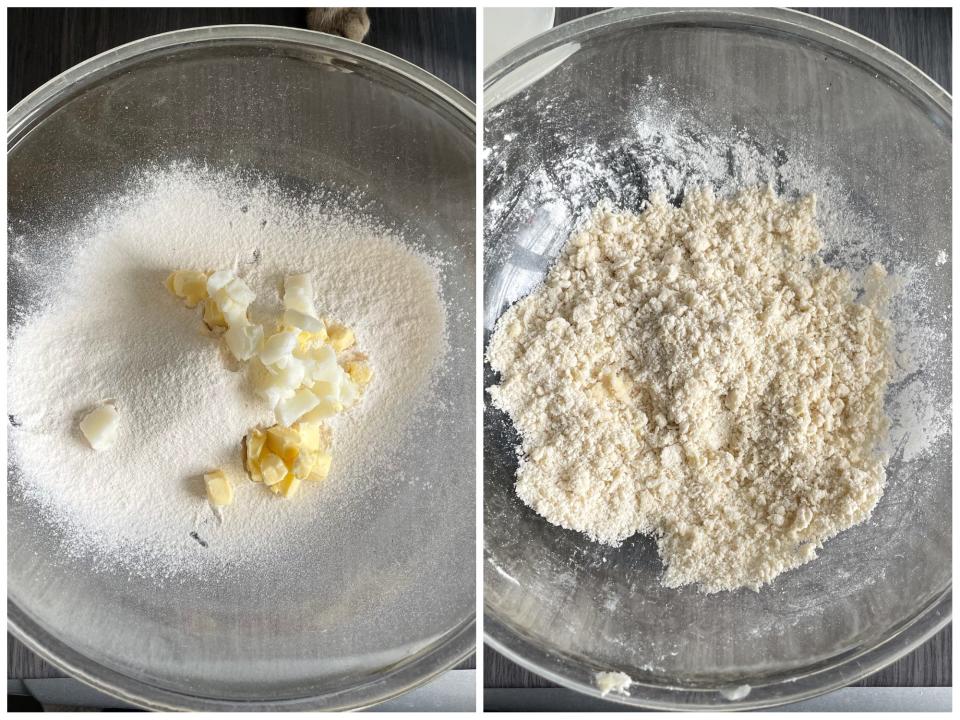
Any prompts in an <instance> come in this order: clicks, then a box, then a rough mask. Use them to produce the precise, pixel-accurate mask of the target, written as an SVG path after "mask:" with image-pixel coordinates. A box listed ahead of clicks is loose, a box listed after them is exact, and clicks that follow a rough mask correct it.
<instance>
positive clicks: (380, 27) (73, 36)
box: [7, 8, 476, 679]
mask: <svg viewBox="0 0 960 720" xmlns="http://www.w3.org/2000/svg"><path fill="white" fill-rule="evenodd" d="M368 12H369V15H370V21H371V28H370V33H369V34H368V35H367V37H366V39H365V41H364V42H365V44H367V45H372V46H373V47H377V48H380V49H381V50H385V51H387V52H389V53H392V54H394V55H397V56H399V57H401V58H403V59H405V60H408V61H409V62H412V63H414V64H415V65H419V66H420V67H422V68H424V69H425V70H428V71H429V72H431V73H433V74H434V75H436V76H438V77H439V78H441V79H442V80H444V81H446V82H447V83H449V84H450V85H452V86H453V87H455V88H456V89H457V90H459V91H460V92H462V93H463V94H464V95H466V96H467V97H469V98H470V99H471V100H475V99H476V16H475V11H474V9H473V8H397V9H389V8H387V9H384V8H371V9H369V11H368ZM233 23H242V24H263V25H285V26H290V27H302V28H305V27H306V10H305V9H304V8H276V9H264V8H149V9H140V8H116V9H113V8H71V9H64V8H12V9H9V10H8V11H7V38H8V45H7V107H8V108H11V107H13V106H14V105H16V104H17V103H18V102H19V101H20V100H22V99H23V98H24V97H26V96H27V95H29V94H30V93H31V92H33V91H34V90H35V89H37V88H38V87H40V86H41V85H42V84H43V83H45V82H47V81H48V80H50V79H51V78H53V77H55V76H56V75H59V74H60V73H61V72H63V71H64V70H66V69H68V68H70V67H72V66H73V65H76V64H77V63H79V62H81V61H83V60H86V59H87V58H90V57H93V56H94V55H98V54H100V53H102V52H104V51H106V50H109V49H111V48H114V47H117V46H118V45H122V44H124V43H127V42H130V41H132V40H136V39H137V38H142V37H147V36H149V35H156V34H157V33H162V32H168V31H170V30H179V29H182V28H188V27H198V26H203V25H223V24H233ZM458 667H460V668H475V667H476V659H475V658H473V657H472V658H470V659H469V660H467V661H465V662H464V663H462V664H461V665H459V666H458ZM7 677H8V678H17V679H29V678H62V677H66V675H65V674H64V673H63V672H62V671H60V670H59V669H58V668H56V667H54V666H52V665H50V664H48V663H46V662H44V661H43V660H41V659H40V658H39V657H37V656H36V655H35V654H33V653H32V652H30V650H28V649H27V648H26V647H24V646H23V645H22V644H21V643H20V642H19V641H17V640H16V639H14V638H13V637H12V636H8V638H7Z"/></svg>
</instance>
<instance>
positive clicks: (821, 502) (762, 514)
mask: <svg viewBox="0 0 960 720" xmlns="http://www.w3.org/2000/svg"><path fill="white" fill-rule="evenodd" d="M815 209H816V202H815V198H814V197H813V196H807V197H804V198H802V199H800V200H799V201H797V202H788V201H786V200H783V199H779V198H777V197H776V195H775V194H774V193H773V191H772V190H771V189H770V188H751V189H745V190H743V191H741V192H740V193H739V194H737V195H736V196H734V197H731V198H729V199H718V198H716V197H714V195H713V194H712V193H711V192H710V191H709V190H702V191H695V192H690V193H688V194H687V195H686V197H685V199H684V201H683V203H682V205H681V207H679V208H677V207H673V206H672V205H670V204H669V203H667V202H666V200H665V199H664V198H663V197H662V196H655V197H653V198H652V199H651V201H650V203H649V204H648V205H647V206H646V207H645V209H644V210H643V212H642V213H641V214H640V215H634V214H631V213H625V212H615V211H613V210H612V209H610V208H609V207H605V206H600V207H599V208H597V209H596V210H595V211H594V213H593V215H592V217H591V219H590V221H589V222H588V223H587V224H586V225H585V226H584V227H583V228H582V229H580V230H579V231H577V232H576V233H574V234H573V236H572V237H571V238H570V240H569V242H568V243H567V246H566V248H565V249H564V251H563V253H562V254H561V256H560V258H559V259H558V261H557V262H556V263H555V264H554V266H553V267H552V269H551V270H550V272H549V274H548V275H547V277H546V279H545V281H544V283H543V284H542V285H541V286H540V287H539V288H538V289H537V290H536V291H534V292H533V293H531V294H530V295H529V296H527V297H525V298H524V299H523V300H521V301H519V302H517V303H516V304H515V305H513V306H512V307H511V308H510V309H509V310H508V311H507V312H505V313H504V314H503V316H502V317H501V318H500V320H499V321H498V323H497V327H496V330H495V332H494V335H493V337H492V339H491V342H490V345H489V347H488V352H487V358H488V360H489V362H490V364H491V366H492V367H493V368H494V369H495V370H497V371H498V372H500V373H501V382H500V384H499V385H497V386H494V387H491V388H490V390H489V392H490V395H491V398H492V400H493V402H494V404H495V405H496V406H497V407H499V408H501V409H502V410H504V411H506V412H507V413H508V414H509V415H510V417H511V418H512V420H513V423H514V425H515V426H516V428H517V429H518V431H519V432H520V434H521V437H522V452H521V459H520V466H519V470H518V472H517V483H516V492H517V494H518V495H519V497H520V498H521V499H522V500H523V501H524V502H525V503H526V504H527V505H529V506H530V507H532V508H533V509H534V510H535V511H536V512H538V513H539V514H540V515H542V516H543V517H544V518H546V519H547V520H548V521H550V522H551V523H554V524H556V525H559V526H561V527H564V528H569V529H573V530H578V531H580V532H583V533H586V534H587V535H588V536H589V537H590V538H592V539H594V540H596V541H599V542H603V543H607V544H610V545H618V544H619V543H621V542H622V541H623V540H624V539H625V538H628V537H630V536H632V535H634V534H636V533H651V534H653V535H654V536H655V537H656V539H657V543H658V547H659V552H660V555H661V557H662V560H663V563H664V566H665V571H664V574H663V577H662V582H663V584H664V585H666V586H669V587H678V586H681V585H686V584H689V583H697V584H698V585H699V587H700V589H701V590H703V591H704V592H708V593H709V592H717V591H721V590H733V589H736V588H741V587H748V588H752V589H754V590H757V589H759V588H760V587H761V586H762V585H764V584H765V583H768V582H770V581H771V580H773V578H775V577H776V576H777V575H779V574H780V573H782V572H784V571H786V570H790V569H791V568H795V567H797V566H799V565H801V564H803V563H806V562H809V561H810V560H812V559H814V558H815V557H816V552H817V549H818V548H819V547H820V546H821V545H822V543H823V542H824V541H825V540H827V539H828V538H831V537H833V536H834V535H836V534H837V533H839V532H841V531H842V530H845V529H847V528H849V527H851V526H853V525H856V524H857V523H860V522H862V521H863V520H864V519H866V518H867V517H868V516H869V515H870V513H871V511H872V510H873V508H874V506H875V505H876V504H877V501H878V500H879V499H880V496H881V495H882V493H883V487H884V480H885V475H884V463H885V458H884V457H882V456H881V455H880V453H879V450H878V445H879V443H880V442H881V440H882V439H883V438H884V436H885V433H886V432H887V430H888V426H889V423H888V420H887V418H886V416H885V414H884V410H883V399H884V392H885V389H886V385H887V382H888V380H889V377H890V372H891V362H892V361H891V356H890V352H889V349H888V345H889V339H890V332H891V331H890V325H889V322H888V320H887V319H886V317H885V304H886V301H887V299H888V298H887V295H888V294H887V290H886V287H887V285H886V283H885V275H886V273H885V272H884V270H883V268H882V267H880V266H879V265H876V264H874V265H872V266H871V267H870V268H869V269H868V270H867V271H866V273H865V277H864V283H863V284H864V292H863V296H862V297H861V298H860V299H859V300H858V299H857V297H856V295H857V293H856V291H855V289H854V287H853V283H852V279H851V276H850V274H849V273H848V272H847V271H845V270H839V269H835V268H831V267H828V266H827V265H825V264H824V263H823V261H822V259H821V258H820V257H819V255H818V251H819V250H820V248H821V246H822V238H821V236H820V233H819V232H818V230H817V228H816V225H815Z"/></svg>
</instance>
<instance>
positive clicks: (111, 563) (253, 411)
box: [8, 167, 447, 578]
mask: <svg viewBox="0 0 960 720" xmlns="http://www.w3.org/2000/svg"><path fill="white" fill-rule="evenodd" d="M351 206H352V204H351ZM36 240H37V239H36V238H32V237H18V238H14V239H13V243H12V251H11V256H10V262H11V265H12V266H13V267H14V269H15V272H16V274H17V276H18V277H25V278H30V279H31V281H32V282H37V281H38V279H40V280H42V281H43V282H44V288H45V289H44V291H43V294H42V296H41V299H40V301H39V302H37V303H33V304H32V305H31V308H29V310H28V311H27V312H26V313H21V314H20V315H19V316H18V317H17V319H16V322H15V323H14V325H13V327H12V328H11V334H12V338H11V341H10V346H9V375H8V390H9V405H8V413H9V414H10V424H11V430H10V453H11V457H12V459H13V462H14V463H15V464H16V465H17V466H18V472H16V473H15V474H14V476H13V482H12V488H11V490H12V492H13V494H14V495H15V496H16V497H18V498H19V499H20V500H21V501H23V502H28V503H31V504H33V505H35V506H36V507H37V510H38V513H39V516H40V517H41V518H42V519H43V521H44V522H46V523H49V524H50V526H51V528H53V529H55V530H56V531H57V532H58V534H60V535H61V536H62V537H63V538H64V550H65V552H67V553H70V554H74V555H82V556H85V557H89V558H90V559H91V560H93V561H94V563H95V564H96V565H99V566H104V567H111V568H117V567H119V568H122V569H124V570H126V571H128V572H130V573H134V574H138V575H144V576H152V577H157V578H164V577H169V576H173V575H177V574H181V573H203V574H207V575H209V574H210V573H215V572H221V571H223V570H224V569H225V568H227V567H230V566H232V565H237V564H243V563H258V562H264V561H267V560H269V559H270V558H271V557H275V556H276V555H277V554H278V553H281V552H284V547H285V545H287V544H288V543H289V541H290V540H291V538H297V537H299V536H302V535H303V533H304V530H308V531H309V532H310V533H311V535H312V536H314V537H320V536H322V533H323V528H324V527H326V526H327V525H329V524H330V523H331V522H332V518H330V517H328V516H326V514H325V513H326V512H327V511H329V505H328V503H327V502H326V501H327V499H328V498H329V497H331V496H332V495H345V496H349V495H351V494H353V493H354V492H355V491H356V489H357V488H358V487H362V486H364V485H365V484H368V483H371V482H375V481H377V477H378V476H377V475H376V473H375V472H373V470H375V469H377V468H382V466H384V465H385V464H388V463H389V462H390V461H391V458H393V459H395V458H396V457H397V456H398V455H399V454H402V453H403V452H404V447H405V443H404V437H405V435H404V428H405V426H406V425H407V421H408V420H409V419H410V418H411V417H413V416H414V415H415V414H416V413H417V412H418V411H420V410H421V409H423V408H424V407H425V406H426V405H427V404H429V403H430V402H431V378H432V376H433V374H434V373H435V372H436V371H437V368H438V364H439V363H441V362H442V359H443V357H444V355H445V353H446V352H447V344H446V339H445V338H446V311H445V309H444V305H443V303H442V301H441V298H440V295H439V292H440V291H439V272H440V268H439V263H438V262H437V261H434V260H432V259H431V258H429V257H426V256H425V255H423V254H421V253H419V252H417V250H416V249H415V248H413V247H412V246H411V245H410V244H409V243H408V242H406V241H405V240H404V239H403V238H402V237H401V236H400V235H398V234H397V233H396V232H395V231H393V230H391V229H389V228H385V227H381V226H379V225H378V224H377V223H376V222H375V221H373V220H371V219H370V218H368V217H365V216H364V215H363V214H361V213H358V212H356V211H352V210H349V209H347V208H344V207H342V206H341V203H339V202H338V201H337V200H335V199H334V198H333V197H332V196H325V195H319V196H315V197H312V198H311V199H310V200H309V201H307V202H295V201H294V200H292V199H290V198H288V197H287V196H285V195H284V194H283V193H281V192H280V190H279V189H278V188H277V187H275V186H273V185H271V184H270V183H267V182H263V181H262V180H261V181H260V182H258V183H257V184H256V185H247V184H245V183H243V182H241V181H239V180H238V179H236V178H234V177H231V176H226V175H219V174H216V173H213V172H210V171H204V170H198V169H196V168H191V167H172V168H168V169H165V170H151V171H148V172H144V173H143V174H142V175H141V176H140V177H139V179H138V180H137V181H136V182H135V183H134V186H133V187H132V189H131V190H130V191H129V192H127V193H126V194H125V195H122V196H120V197H117V198H114V199H112V200H110V201H107V202H105V204H104V205H103V207H101V208H99V209H98V210H96V211H95V212H94V213H92V215H91V217H90V218H89V219H88V221H87V222H86V223H85V224H84V225H83V227H81V228H78V229H77V230H76V231H75V233H74V234H72V235H71V236H70V237H68V238H66V239H65V242H64V241H62V239H60V240H61V241H60V242H49V238H48V239H47V240H48V244H47V245H43V244H38V243H37V242H36ZM38 246H40V247H50V248H51V249H50V250H48V251H44V252H39V253H38V252H37V250H36V248H37V247H38ZM63 258H66V261H63ZM230 265H235V266H236V268H237V270H238V272H239V274H240V275H241V276H242V277H243V278H244V279H245V280H246V281H247V283H248V284H250V286H251V287H252V288H253V289H254V291H255V292H256V293H257V299H256V301H255V303H254V305H253V307H252V308H251V318H252V319H253V320H254V321H256V322H263V321H266V320H268V319H269V318H273V317H276V316H277V313H278V311H279V308H280V293H281V287H282V282H283V277H284V276H285V275H286V274H289V273H291V272H310V273H311V275H312V277H313V279H314V285H315V288H316V295H317V296H316V303H317V308H318V310H319V312H320V313H321V314H323V315H329V316H331V317H335V318H337V319H338V320H341V321H343V322H345V323H347V324H349V325H350V326H351V327H353V328H354V329H355V331H356V334H357V337H358V339H359V342H360V343H361V344H362V346H363V347H364V350H365V351H366V352H367V353H368V354H369V357H370V360H371V363H372V365H373V367H374V372H375V373H376V376H377V382H375V383H374V384H373V385H372V386H371V388H370V390H369V392H368V394H367V396H366V397H365V399H364V402H363V403H362V404H361V405H360V406H358V407H357V408H355V409H354V410H353V411H351V412H348V413H346V414H345V415H343V416H340V417H338V418H336V419H334V420H333V421H331V425H332V426H333V427H334V437H335V443H336V447H335V448H334V452H335V460H334V468H333V471H332V472H331V476H330V478H329V480H328V481H327V482H326V483H323V484H322V485H320V484H318V485H316V486H308V487H305V488H304V489H303V490H304V492H302V493H301V495H300V496H299V497H298V498H296V499H295V500H294V501H284V500H279V499H277V498H275V497H273V496H272V495H269V494H265V493H263V492H262V488H258V487H257V486H255V485H254V484H253V483H250V482H247V481H246V475H245V473H244V471H243V468H242V464H241V458H240V440H241V438H242V437H243V435H244V434H245V433H246V432H247V430H248V429H249V428H250V427H252V426H254V425H256V424H258V423H262V422H269V421H270V420H271V418H272V413H271V411H270V409H269V408H268V407H267V406H266V404H265V403H264V402H262V401H260V400H259V399H257V398H256V397H255V396H254V395H253V393H252V392H251V390H250V387H249V385H248V383H247V381H246V379H245V377H244V376H243V374H242V373H239V372H231V371H229V370H228V369H227V367H226V365H225V363H224V358H223V356H222V354H221V350H220V345H219V343H217V342H216V341H214V340H212V339H211V338H210V337H209V336H207V335H206V334H205V333H204V331H203V329H202V328H203V325H202V323H201V322H200V321H199V317H198V316H197V311H196V310H193V311H191V310H187V309H185V308H184V307H183V305H182V304H181V303H180V302H179V301H178V300H177V299H176V298H173V297H171V296H170V295H169V294H168V293H167V291H166V289H165V288H164V286H163V280H164V279H165V277H166V276H167V274H168V273H169V271H170V270H171V269H172V268H180V267H203V268H219V267H228V266H230ZM51 275H52V277H51ZM108 399H109V400H112V401H114V402H115V403H116V406H117V409H118V411H119V412H120V415H121V430H120V435H119V437H118V440H117V443H116V444H115V445H114V447H113V448H112V449H111V450H109V451H107V452H102V453H93V452H92V451H91V450H90V449H89V447H88V446H86V444H85V443H84V441H83V439H82V437H81V436H80V434H79V432H78V431H77V429H76V424H77V420H78V417H79V416H81V415H82V414H83V413H84V412H85V411H87V410H89V409H90V408H91V407H92V406H93V405H95V404H97V403H99V402H101V401H103V400H108ZM215 467H222V468H224V469H225V470H226V472H227V473H228V475H230V477H231V478H233V479H234V483H235V485H236V489H237V497H236V500H235V502H234V504H233V506H231V507H230V508H229V509H228V510H227V511H226V512H225V513H224V514H223V515H222V516H220V515H215V514H214V513H213V511H212V510H211V509H210V506H209V504H208V503H207V501H206V499H205V493H204V486H203V480H202V474H203V472H204V471H207V470H209V469H211V468H215ZM345 503H346V504H349V500H347V501H344V502H338V503H337V506H338V507H342V506H343V505H344V504H345ZM338 521H342V518H338Z"/></svg>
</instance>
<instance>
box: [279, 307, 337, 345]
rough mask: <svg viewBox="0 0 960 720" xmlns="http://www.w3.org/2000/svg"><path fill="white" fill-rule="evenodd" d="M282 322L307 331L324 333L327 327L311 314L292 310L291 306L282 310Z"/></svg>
mask: <svg viewBox="0 0 960 720" xmlns="http://www.w3.org/2000/svg"><path fill="white" fill-rule="evenodd" d="M283 324H284V325H289V326H290V327H295V328H300V329H301V330H306V331H307V332H308V333H321V332H323V333H324V334H325V332H326V329H327V328H326V326H325V325H324V324H323V320H320V319H318V318H315V317H313V316H312V315H307V314H306V313H304V312H300V311H299V310H294V309H293V308H287V309H286V310H284V311H283ZM301 335H302V333H301ZM298 339H299V336H298Z"/></svg>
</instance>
